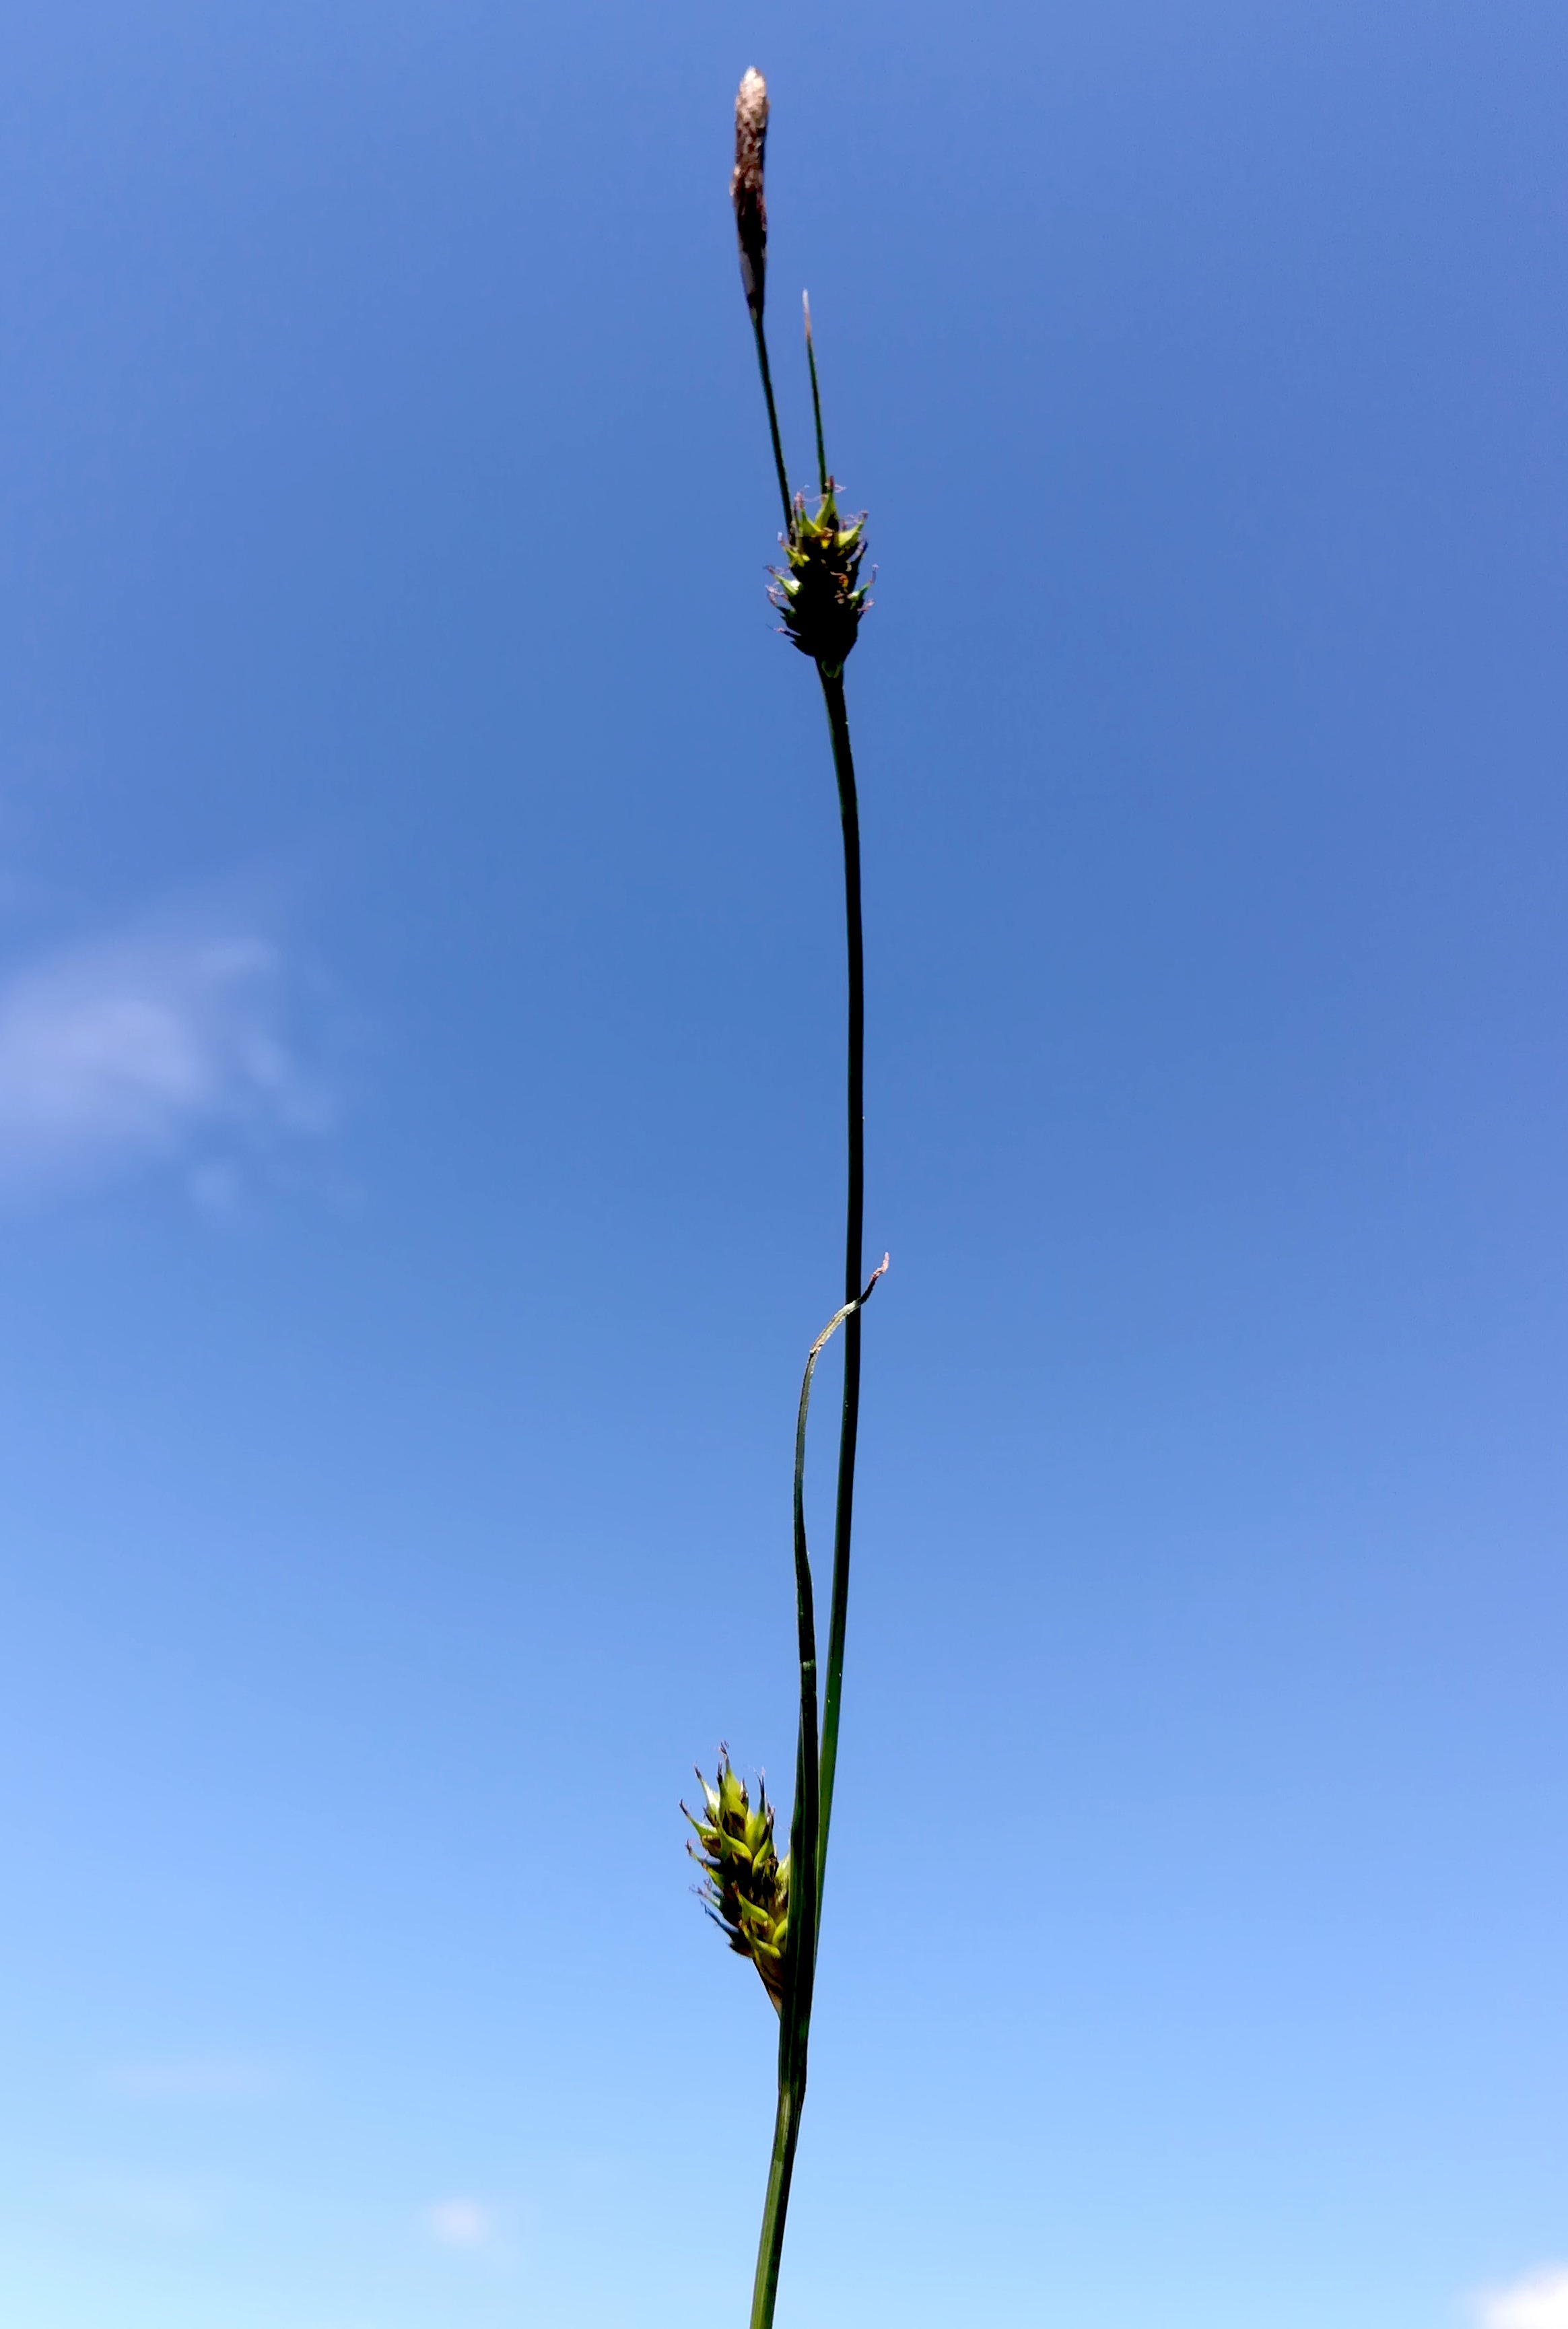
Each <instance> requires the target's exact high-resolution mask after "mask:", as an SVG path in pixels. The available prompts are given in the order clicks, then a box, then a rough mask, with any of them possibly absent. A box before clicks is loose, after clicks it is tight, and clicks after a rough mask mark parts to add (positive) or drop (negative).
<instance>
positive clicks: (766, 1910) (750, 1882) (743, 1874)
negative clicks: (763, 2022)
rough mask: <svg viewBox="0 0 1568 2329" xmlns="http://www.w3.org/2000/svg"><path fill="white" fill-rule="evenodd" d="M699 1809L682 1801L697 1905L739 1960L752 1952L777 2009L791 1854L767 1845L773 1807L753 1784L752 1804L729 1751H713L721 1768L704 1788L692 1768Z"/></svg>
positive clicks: (780, 2002)
mask: <svg viewBox="0 0 1568 2329" xmlns="http://www.w3.org/2000/svg"><path fill="white" fill-rule="evenodd" d="M697 1781H698V1784H699V1786H700V1787H701V1788H702V1790H703V1806H704V1808H703V1811H702V1813H701V1814H700V1815H699V1814H696V1813H694V1812H690V1811H687V1810H686V1806H685V1804H683V1805H682V1806H681V1809H682V1811H684V1812H685V1814H686V1817H687V1819H688V1820H690V1821H691V1824H692V1825H693V1827H694V1829H695V1830H696V1834H697V1841H696V1843H688V1844H687V1846H686V1850H687V1851H688V1852H689V1853H691V1855H692V1858H693V1859H694V1861H695V1862H697V1864H698V1866H699V1867H700V1868H701V1870H702V1872H703V1881H702V1884H701V1886H700V1887H699V1888H698V1890H699V1892H700V1895H701V1898H702V1901H703V1905H704V1908H705V1909H706V1910H707V1912H708V1914H709V1916H710V1917H712V1919H713V1922H714V1924H715V1925H717V1926H718V1927H719V1929H720V1930H721V1932H723V1933H724V1934H725V1935H726V1936H727V1937H728V1939H729V1943H730V1947H732V1949H733V1950H734V1952H735V1954H736V1956H737V1957H750V1958H751V1963H752V1964H753V1965H754V1966H756V1968H757V1971H758V1972H759V1973H760V1975H761V1976H762V1985H763V1987H764V1988H765V1989H766V1991H767V1993H768V1994H769V1996H770V1998H771V1999H772V2001H773V2005H774V2009H775V2011H776V2012H782V2010H783V2004H784V1979H785V1942H786V1939H787V1937H788V1932H789V1855H788V1853H786V1855H785V1857H784V1858H783V1859H782V1860H780V1859H779V1855H778V1853H777V1852H776V1851H775V1850H774V1846H773V1806H772V1805H771V1804H770V1802H769V1801H768V1796H767V1792H766V1790H765V1789H764V1788H763V1787H762V1786H761V1785H760V1783H759V1785H758V1788H757V1803H756V1807H755V1809H753V1808H752V1805H751V1796H750V1795H749V1794H748V1792H747V1788H746V1783H745V1781H744V1779H742V1778H741V1777H739V1776H738V1775H737V1773H736V1772H735V1771H734V1770H733V1769H732V1768H731V1763H730V1750H729V1749H728V1748H727V1747H721V1748H720V1749H719V1768H718V1773H717V1776H716V1777H715V1779H714V1782H713V1786H712V1787H710V1786H709V1785H708V1782H707V1781H706V1779H704V1777H703V1775H702V1773H701V1771H699V1772H698V1773H697Z"/></svg>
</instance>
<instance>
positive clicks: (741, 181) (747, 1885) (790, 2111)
mask: <svg viewBox="0 0 1568 2329" xmlns="http://www.w3.org/2000/svg"><path fill="white" fill-rule="evenodd" d="M768 111H769V107H768V90H767V85H766V83H765V82H764V80H763V79H762V76H761V74H760V73H759V72H757V71H749V72H748V73H747V74H746V75H745V76H744V78H743V79H742V80H741V87H740V91H739V94H738V95H737V97H736V99H735V168H734V174H733V177H732V180H731V187H730V191H731V197H732V202H733V204H734V211H735V228H736V234H737V238H738V240H739V245H740V254H741V286H742V288H743V290H744V292H745V295H746V306H747V310H748V313H749V314H750V316H751V330H752V335H753V337H754V339H755V342H756V349H757V365H758V370H759V372H760V374H761V381H762V395H763V401H764V404H765V406H766V409H767V415H768V430H769V437H770V442H771V447H772V454H773V466H774V470H775V473H776V476H777V478H778V484H779V504H780V507H781V510H782V513H783V518H784V531H783V533H782V534H781V535H780V537H779V546H780V549H781V551H782V552H783V563H782V564H781V565H780V566H778V567H776V568H774V569H773V570H772V582H771V585H770V598H771V599H772V602H773V605H774V607H775V608H777V609H778V611H779V615H780V617H781V618H782V621H781V623H780V628H781V630H782V631H783V633H784V634H785V636H787V637H788V638H789V639H790V640H791V641H792V642H793V644H794V645H795V646H797V647H798V649H799V651H800V652H801V654H802V655H808V656H809V658H810V659H811V661H812V662H813V663H814V664H815V665H816V667H817V681H818V683H819V684H820V686H821V690H822V700H823V705H824V708H825V710H826V712H827V732H828V739H829V741H830V744H831V747H832V753H833V768H834V775H835V778H836V784H837V789H838V809H839V822H840V825H841V827H842V831H843V837H844V906H845V946H846V957H847V971H848V977H847V989H848V1040H847V1045H846V1054H847V1057H846V1067H847V1075H846V1094H845V1098H846V1122H845V1146H846V1173H845V1183H846V1188H845V1231H844V1298H843V1301H842V1303H841V1304H840V1306H839V1307H838V1308H837V1309H836V1311H835V1312H834V1314H833V1315H832V1317H831V1318H830V1319H829V1320H828V1322H827V1325H826V1326H825V1327H824V1328H823V1330H822V1332H821V1334H819V1335H818V1336H817V1340H816V1342H815V1343H813V1344H812V1345H811V1349H810V1351H809V1353H808V1356H807V1361H806V1371H805V1374H804V1376H803V1378H802V1381H801V1385H800V1399H799V1404H798V1409H797V1411H796V1419H795V1485H794V1555H795V1607H796V1630H797V1652H798V1662H799V1669H800V1715H799V1728H798V1735H797V1740H796V1752H795V1795H794V1802H793V1806H792V1808H791V1812H790V1819H789V1849H788V1851H787V1852H786V1853H785V1854H784V1855H783V1856H782V1857H780V1856H779V1851H778V1847H777V1843H776V1839H775V1835H774V1818H775V1815H774V1810H773V1806H771V1804H770V1802H769V1801H768V1797H767V1792H766V1789H765V1787H763V1786H762V1785H761V1783H760V1782H759V1785H758V1790H757V1800H756V1802H755V1803H754V1804H753V1802H752V1801H751V1794H750V1791H749V1789H748V1788H747V1787H746V1784H745V1782H744V1780H743V1779H742V1778H741V1777H740V1775H739V1774H738V1773H737V1772H736V1771H735V1769H734V1768H733V1766H732V1763H731V1761H730V1756H729V1749H727V1748H721V1749H720V1756H719V1765H718V1769H717V1773H716V1775H715V1777H714V1779H713V1784H712V1785H711V1786H710V1784H709V1783H708V1781H707V1780H706V1779H704V1778H703V1777H702V1774H701V1773H700V1772H699V1773H698V1777H699V1780H700V1781H701V1784H702V1789H703V1799H702V1805H701V1808H700V1809H699V1810H698V1811H696V1812H695V1813H692V1812H688V1813H687V1815H686V1816H687V1818H688V1819H689V1820H690V1821H691V1824H692V1826H693V1827H694V1829H695V1831H696V1841H695V1843H694V1844H693V1846H692V1847H691V1849H692V1852H693V1854H694V1858H695V1859H696V1860H697V1862H698V1863H699V1865H700V1867H701V1868H702V1871H703V1883H702V1886H701V1888H700V1889H701V1891H702V1892H703V1894H704V1899H705V1902H706V1906H707V1908H708V1911H709V1914H710V1915H711V1916H712V1917H713V1921H714V1922H715V1924H717V1925H718V1926H719V1928H720V1929H721V1930H722V1931H723V1933H724V1935H725V1936H726V1938H728V1940H729V1944H730V1947H731V1948H732V1950H733V1951H734V1952H735V1953H736V1954H737V1955H738V1956H740V1957H749V1958H750V1959H751V1963H752V1964H753V1965H754V1966H755V1967H756V1969H757V1972H758V1974H759V1975H760V1977H761V1981H762V1985H763V1987H764V1989H765V1990H766V1991H767V1993H768V1995H769V1998H770V2000H771V2002H772V2004H773V2007H774V2009H775V2011H776V2013H778V2016H779V2098H778V2107H777V2110H776V2113H775V2117H774V2125H773V2147H772V2155H771V2157H770V2162H769V2169H768V2184H767V2193H766V2198H765V2201H764V2203H763V2211H762V2230H761V2237H760V2240H759V2243H758V2250H757V2272H756V2280H755V2283H754V2286H753V2289H752V2296H751V2329H772V2322H773V2311H774V2305H775V2304H776V2301H777V2297H778V2291H779V2262H780V2259H781V2257H782V2255H783V2249H784V2225H785V2218H786V2215H787V2212H788V2210H789V2185H790V2179H791V2176H792V2174H793V2172H794V2166H795V2152H796V2145H797V2144H798V2140H799V2135H800V2114H801V2109H802V2107H803V2106H804V2103H805V2099H806V2071H807V2054H808V2041H809V2037H810V2031H811V2001H812V1994H813V1989H814V1986H815V1982H816V1973H817V1943H818V1939H819V1937H820V1932H821V1924H822V1891H823V1879H824V1875H825V1873H826V1870H827V1838H828V1830H829V1826H830V1825H831V1821H832V1816H833V1791H834V1783H835V1780H836V1777H837V1770H838V1730H839V1716H840V1711H841V1707H842V1702H843V1695H844V1643H845V1628H846V1625H847V1622H848V1616H849V1552H850V1533H851V1528H852V1524H853V1521H854V1513H855V1441H856V1437H857V1433H858V1427H859V1419H860V1344H861V1312H862V1311H863V1309H864V1306H865V1304H866V1303H867V1301H869V1299H870V1297H871V1295H872V1292H873V1289H874V1287H875V1285H876V1282H877V1279H878V1278H880V1277H881V1276H882V1274H883V1270H884V1269H885V1268H887V1257H886V1256H885V1255H883V1259H882V1261H881V1262H880V1263H879V1264H878V1266H877V1268H875V1269H874V1271H873V1272H872V1273H871V1276H870V1277H869V1278H867V1279H866V1280H865V1281H864V1284H863V1283H862V1277H861V1273H862V1270H863V1268H864V1260H863V1257H862V1242H863V1237H864V1227H863V1215H864V1184H865V1158H864V1052H865V1041H864V1020H865V998H864V959H863V946H862V938H861V910H860V812H859V806H858V802H857V799H856V794H855V757H854V753H853V751H852V750H851V746H850V737H849V713H848V711H847V708H846V706H845V693H844V666H845V663H846V662H847V661H848V658H849V655H850V652H851V650H852V649H853V647H854V646H855V638H856V636H857V634H858V632H859V628H860V622H861V618H862V616H863V615H864V612H865V609H866V607H867V605H868V603H869V601H868V599H867V596H866V590H865V586H864V584H863V583H862V582H861V580H860V569H861V563H862V561H863V559H864V523H865V521H864V515H863V516H860V517H855V518H846V517H844V516H843V515H841V514H840V512H839V509H838V504H837V498H836V495H837V487H836V482H835V480H834V478H833V476H831V474H830V473H829V470H828V467H827V450H826V447H825V443H824V438H823V429H822V400H821V394H820V391H819V387H818V382H817V353H816V348H815V345H814V344H813V340H812V335H811V308H810V304H809V302H808V301H804V302H803V306H804V309H805V323H806V356H807V364H808V371H809V373H810V381H811V410H812V418H813V422H814V425H815V429H816V439H817V442H816V452H817V496H816V507H815V509H812V508H810V507H808V500H807V496H806V495H805V494H804V493H795V494H791V492H790V489H789V471H788V469H787V467H786V466H785V460H784V445H783V438H782V437H781V435H780V432H779V414H778V409H777V406H776V404H775V401H774V396H773V377H772V370H771V367H770V363H769V360H768V337H767V331H766V327H765V325H764V322H763V310H764V295H765V290H766V284H767V259H768V212H767V204H766V202H765V200H764V193H763V154H764V148H765V146H766V141H767V134H768ZM840 1331H842V1333H843V1336H844V1393H843V1405H842V1408H841V1411H840V1417H839V1435H838V1482H837V1493H836V1500H835V1506H834V1530H833V1576H832V1583H831V1588H830V1594H829V1601H828V1614H827V1671H826V1674H825V1675H824V1677H823V1684H822V1690H821V1694H820V1700H819V1697H818V1687H817V1613H816V1598H815V1593H814V1589H813V1583H812V1573H811V1561H810V1555H809V1551H808V1545H807V1539H806V1513H805V1480H806V1428H807V1418H808V1412H809V1410H810V1403H811V1384H812V1378H813V1376H814V1374H815V1373H816V1370H817V1361H818V1359H819V1358H820V1357H821V1355H822V1353H823V1351H824V1350H825V1349H826V1347H827V1344H828V1342H829V1341H830V1340H831V1338H832V1337H833V1336H834V1335H835V1334H838V1333H839V1332H840Z"/></svg>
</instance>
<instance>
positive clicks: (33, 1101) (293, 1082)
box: [0, 929, 330, 1210]
mask: <svg viewBox="0 0 1568 2329" xmlns="http://www.w3.org/2000/svg"><path fill="white" fill-rule="evenodd" d="M285 986H286V980H285V973H284V966H283V963H282V960H281V958H280V957H279V952H278V950H277V949H276V948H274V947H273V946H271V945H269V944H268V943H267V942H266V941H265V940H263V939H261V938H256V937H254V936H250V935H248V934H245V933H243V932H238V933H237V932H227V933H214V932H213V931H211V930H204V931H192V930H191V929H184V930H169V929H163V930H159V929H142V930H137V931H133V932H130V933H127V934H124V935H121V936H119V937H118V938H110V939H107V940H104V941H102V942H99V943H98V944H94V945H89V946H83V947H78V948H73V949H71V950H70V951H67V952H65V953H61V954H56V955H53V956H52V957H48V958H46V959H44V960H43V961H39V962H34V963H33V964H31V965H27V966H23V967H22V968H20V969H17V970H14V971H13V972H12V974H11V975H10V976H9V977H8V978H0V1194H4V1195H5V1196H8V1197H12V1198H14V1197H16V1196H35V1195H39V1194H50V1193H55V1192H58V1191H61V1190H63V1189H71V1188H78V1187H81V1186H83V1185H88V1184H91V1183H98V1182H101V1181H103V1180H105V1179H107V1178H109V1177H112V1176H114V1175H116V1174H122V1173H124V1172H126V1171H128V1170H131V1169H134V1168H136V1167H138V1166H146V1165H151V1164H157V1163H163V1164H165V1165H178V1166H180V1167H181V1168H182V1169H183V1170H184V1173H185V1174H186V1179H187V1185H188V1186H189V1188H190V1190H191V1193H192V1195H193V1196H194V1199H195V1201H196V1202H198V1203H200V1204H203V1206H205V1207H207V1208H208V1209H209V1210H224V1209H226V1208H227V1207H228V1206H229V1205H230V1204H231V1202H232V1201H233V1197H234V1195H235V1193H236V1190H237V1186H238V1173H239V1167H238V1165H237V1163H236V1158H237V1156H243V1155H245V1154H246V1153H250V1154H251V1155H254V1154H255V1153H256V1152H257V1151H258V1150H259V1149H261V1150H264V1149H267V1148H269V1147H270V1148H274V1149H275V1148H276V1147H277V1146H278V1145H279V1143H280V1142H282V1141H286V1140H288V1139H289V1138H292V1137H295V1136H299V1135H303V1134H311V1133H317V1132H319V1131H321V1130H322V1129H323V1128H324V1127H325V1125H326V1121H327V1119H328V1117H329V1114H330V1109H329V1107H328V1104H327V1099H326V1094H325V1092H324V1090H323V1089H321V1087H320V1086H319V1085H318V1084H317V1083H316V1081H315V1080H313V1079H312V1078H311V1077H309V1076H308V1075H307V1073H306V1072H305V1070H303V1068H302V1067H301V1065H300V1062H299V1060H298V1056H297V1054H296V1051H295V1049H294V1047H293V1046H292V1044H291V1043H290V1041H289V1039H288V1034H287V1032H286V1023H285Z"/></svg>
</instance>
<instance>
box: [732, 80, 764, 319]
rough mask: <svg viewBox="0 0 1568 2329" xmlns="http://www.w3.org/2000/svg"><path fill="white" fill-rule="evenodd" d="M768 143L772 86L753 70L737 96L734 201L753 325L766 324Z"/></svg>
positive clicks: (745, 286)
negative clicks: (764, 190)
mask: <svg viewBox="0 0 1568 2329" xmlns="http://www.w3.org/2000/svg"><path fill="white" fill-rule="evenodd" d="M767 143H768V84H767V82H766V81H765V80H763V78H762V76H761V74H760V72H759V71H757V68H756V66H755V65H749V66H748V67H747V69H746V71H745V72H744V73H743V74H742V75H741V86H740V88H739V90H737V91H736V93H735V169H734V174H733V175H732V178H731V180H730V200H731V201H732V203H734V205H735V233H736V236H737V237H738V239H739V241H740V245H741V285H742V288H744V290H745V294H746V305H747V306H748V307H749V308H750V309H751V321H752V322H753V323H754V324H760V322H761V320H762V292H763V286H764V283H765V281H766V278H767V273H768V205H767V203H765V202H764V201H763V199H762V152H763V148H764V147H765V146H766V145H767Z"/></svg>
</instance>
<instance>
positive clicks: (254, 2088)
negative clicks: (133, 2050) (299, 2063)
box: [103, 2054, 289, 2103]
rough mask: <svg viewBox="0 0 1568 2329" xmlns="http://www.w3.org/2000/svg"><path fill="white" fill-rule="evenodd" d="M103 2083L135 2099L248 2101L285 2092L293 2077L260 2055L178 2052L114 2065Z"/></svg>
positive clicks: (107, 2071)
mask: <svg viewBox="0 0 1568 2329" xmlns="http://www.w3.org/2000/svg"><path fill="white" fill-rule="evenodd" d="M103 2082H104V2085H105V2086H106V2087H107V2088H108V2089H109V2092H110V2093H111V2094H116V2095H125V2096H128V2097H130V2098H133V2099H135V2100H141V2101H155V2102H159V2101H168V2102H196V2103H205V2102H222V2103H227V2102H235V2103H246V2102H263V2101H266V2100H267V2099H268V2098H269V2097H271V2096H273V2095H279V2094H281V2093H283V2092H284V2091H285V2089H287V2088H288V2085H289V2077H288V2070H287V2069H286V2068H285V2066H284V2065H283V2064H282V2063H281V2062H276V2061H273V2060H270V2059H269V2057H267V2056H266V2055H262V2054H179V2055H161V2056H150V2057H147V2058H146V2059H143V2060H135V2061H126V2062H113V2063H110V2065H109V2068H108V2069H107V2070H105V2072H104V2076H103Z"/></svg>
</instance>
